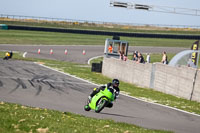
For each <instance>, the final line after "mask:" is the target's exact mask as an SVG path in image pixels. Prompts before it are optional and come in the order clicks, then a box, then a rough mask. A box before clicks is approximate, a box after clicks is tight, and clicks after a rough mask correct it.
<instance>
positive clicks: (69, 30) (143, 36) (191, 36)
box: [8, 25, 200, 40]
mask: <svg viewBox="0 0 200 133" xmlns="http://www.w3.org/2000/svg"><path fill="white" fill-rule="evenodd" d="M8 29H12V30H33V31H48V32H63V33H75V34H90V35H106V36H115V35H116V36H126V37H142V38H168V39H192V40H200V36H199V35H175V34H147V33H125V32H109V31H95V30H78V29H64V28H63V29H61V28H44V27H30V26H17V25H8Z"/></svg>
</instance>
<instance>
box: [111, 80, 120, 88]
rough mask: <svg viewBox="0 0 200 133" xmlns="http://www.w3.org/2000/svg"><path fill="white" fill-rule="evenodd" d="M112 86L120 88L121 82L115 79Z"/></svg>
mask: <svg viewBox="0 0 200 133" xmlns="http://www.w3.org/2000/svg"><path fill="white" fill-rule="evenodd" d="M112 85H113V87H118V86H119V80H118V79H113V80H112Z"/></svg>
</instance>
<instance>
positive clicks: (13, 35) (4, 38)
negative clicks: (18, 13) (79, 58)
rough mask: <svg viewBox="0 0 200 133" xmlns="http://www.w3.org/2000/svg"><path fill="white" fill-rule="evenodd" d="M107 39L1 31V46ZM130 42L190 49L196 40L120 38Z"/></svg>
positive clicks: (93, 42) (100, 42)
mask: <svg viewBox="0 0 200 133" xmlns="http://www.w3.org/2000/svg"><path fill="white" fill-rule="evenodd" d="M106 38H112V36H103V35H84V34H70V33H57V32H42V31H22V30H0V44H22V45H27V44H29V45H32V44H34V45H40V44H43V45H104V43H105V39H106ZM120 39H121V40H126V41H128V42H129V45H130V46H156V47H163V46H165V47H186V48H190V47H191V45H192V43H194V41H195V40H186V39H159V38H137V37H120Z"/></svg>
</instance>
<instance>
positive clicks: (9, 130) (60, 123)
mask: <svg viewBox="0 0 200 133" xmlns="http://www.w3.org/2000/svg"><path fill="white" fill-rule="evenodd" d="M0 118H1V120H0V125H1V126H0V132H1V133H14V132H18V133H32V132H33V133H36V132H37V133H47V132H48V133H96V132H98V133H105V132H111V133H168V132H167V131H160V130H150V129H145V128H141V127H138V126H135V125H131V124H126V123H120V122H114V121H112V120H102V119H95V118H89V117H85V116H82V115H77V114H73V113H69V112H59V111H54V110H47V109H40V108H33V107H27V106H21V105H18V104H10V103H4V102H0Z"/></svg>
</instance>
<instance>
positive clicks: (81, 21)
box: [0, 14, 200, 29]
mask: <svg viewBox="0 0 200 133" xmlns="http://www.w3.org/2000/svg"><path fill="white" fill-rule="evenodd" d="M0 18H5V19H6V18H7V19H15V20H20V21H25V20H28V19H33V20H36V21H38V22H40V21H44V20H45V21H50V22H55V21H63V22H78V23H88V24H108V25H122V26H123V25H124V26H125V25H127V26H152V27H169V28H193V29H200V25H164V24H138V23H120V22H103V21H90V20H75V19H65V18H50V17H37V16H22V15H8V14H0Z"/></svg>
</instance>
